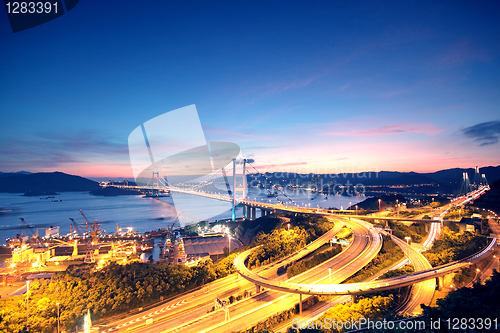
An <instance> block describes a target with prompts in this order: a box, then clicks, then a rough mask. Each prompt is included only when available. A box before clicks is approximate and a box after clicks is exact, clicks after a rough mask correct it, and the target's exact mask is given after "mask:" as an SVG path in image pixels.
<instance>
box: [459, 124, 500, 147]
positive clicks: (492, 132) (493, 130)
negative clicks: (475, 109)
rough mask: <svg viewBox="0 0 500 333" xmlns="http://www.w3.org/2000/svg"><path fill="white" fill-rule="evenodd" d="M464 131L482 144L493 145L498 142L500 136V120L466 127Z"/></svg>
mask: <svg viewBox="0 0 500 333" xmlns="http://www.w3.org/2000/svg"><path fill="white" fill-rule="evenodd" d="M462 133H463V134H464V135H465V136H467V137H469V138H471V139H474V141H478V142H480V144H479V145H480V146H487V145H492V144H495V143H497V142H498V137H499V136H500V121H499V120H495V121H488V122H485V123H480V124H477V125H474V126H470V127H466V128H464V129H463V130H462Z"/></svg>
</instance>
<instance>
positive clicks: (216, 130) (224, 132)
mask: <svg viewBox="0 0 500 333" xmlns="http://www.w3.org/2000/svg"><path fill="white" fill-rule="evenodd" d="M203 128H204V129H205V131H206V132H208V133H212V134H221V135H229V136H231V137H234V136H239V137H247V138H264V137H262V136H258V135H252V134H246V133H241V132H236V131H232V130H227V129H220V128H214V127H211V126H203ZM264 139H265V138H264Z"/></svg>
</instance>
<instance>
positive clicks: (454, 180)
mask: <svg viewBox="0 0 500 333" xmlns="http://www.w3.org/2000/svg"><path fill="white" fill-rule="evenodd" d="M465 171H466V172H467V173H468V175H469V179H470V181H471V182H473V181H474V168H469V169H460V168H455V169H448V170H440V171H437V172H431V173H418V172H398V171H379V172H374V171H372V172H360V173H338V174H327V175H316V176H314V175H313V174H298V173H286V172H274V173H266V174H265V176H264V175H248V176H247V180H248V182H249V184H252V183H254V184H255V180H256V179H257V180H258V181H261V182H262V183H264V182H266V183H269V181H271V182H272V183H273V184H277V183H281V182H282V181H283V179H284V180H285V181H286V183H288V181H291V180H292V179H297V180H298V182H299V183H303V182H312V181H313V180H314V181H315V182H318V183H319V181H318V179H319V178H321V179H322V180H323V184H328V182H331V181H333V182H335V183H337V184H346V182H347V181H349V183H350V184H357V183H361V184H364V185H374V186H393V185H424V184H439V185H443V186H454V184H461V182H462V177H463V173H464V172H465ZM479 172H480V173H481V174H485V175H486V179H487V180H488V182H489V183H490V184H491V183H493V182H494V181H495V180H497V179H500V166H488V167H483V168H479ZM266 178H267V179H266ZM287 180H288V181H287Z"/></svg>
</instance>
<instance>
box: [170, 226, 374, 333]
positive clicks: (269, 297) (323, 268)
mask: <svg viewBox="0 0 500 333" xmlns="http://www.w3.org/2000/svg"><path fill="white" fill-rule="evenodd" d="M344 224H346V225H347V227H349V228H351V230H352V231H353V234H354V235H355V236H354V241H353V242H352V244H351V245H350V246H349V248H348V249H346V250H344V251H343V252H341V253H340V254H338V255H337V256H335V257H334V258H332V259H330V260H327V261H326V262H324V263H323V264H321V265H318V266H316V267H315V268H313V269H311V270H308V271H306V272H304V273H302V274H300V275H298V276H295V277H293V278H292V279H289V280H288V281H287V282H289V283H293V282H297V283H305V284H309V285H315V284H317V283H325V282H326V281H329V274H328V271H329V270H328V269H329V268H331V270H332V274H331V279H332V280H331V281H332V283H340V282H341V281H343V280H345V279H346V278H348V277H349V276H351V275H352V274H354V273H355V272H357V271H358V270H359V269H361V268H362V267H363V266H364V265H366V264H367V263H368V262H370V261H371V260H372V259H373V257H375V256H376V255H377V253H378V252H379V251H380V248H381V246H382V240H381V237H380V235H378V234H377V236H376V237H375V238H372V237H371V235H372V234H371V233H370V230H369V229H368V228H367V227H366V226H365V225H362V224H359V223H355V222H351V221H348V220H344ZM298 302H299V295H296V294H290V293H282V292H279V291H275V290H268V291H266V292H263V293H261V294H259V295H257V296H255V297H252V298H250V299H246V300H242V301H241V302H238V303H236V304H233V305H230V306H229V307H228V309H229V311H230V317H231V319H230V320H229V321H227V322H225V321H224V313H223V312H222V311H221V310H219V313H216V314H213V315H209V316H206V317H205V318H200V319H198V320H196V321H194V322H191V323H186V324H183V325H179V326H178V327H177V328H176V329H175V330H177V331H182V332H227V331H237V330H243V329H245V328H246V327H248V326H249V325H250V324H252V323H257V322H259V321H261V320H264V319H266V318H268V317H269V316H270V315H272V314H274V313H278V312H280V311H283V310H284V309H289V308H291V307H293V306H294V305H295V304H297V303H298ZM168 331H170V330H168Z"/></svg>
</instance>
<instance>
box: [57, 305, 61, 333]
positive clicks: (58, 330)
mask: <svg viewBox="0 0 500 333" xmlns="http://www.w3.org/2000/svg"><path fill="white" fill-rule="evenodd" d="M56 305H57V333H59V332H60V329H59V303H56Z"/></svg>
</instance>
